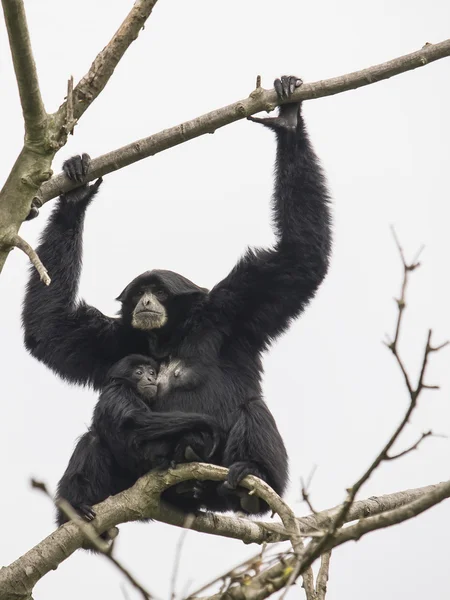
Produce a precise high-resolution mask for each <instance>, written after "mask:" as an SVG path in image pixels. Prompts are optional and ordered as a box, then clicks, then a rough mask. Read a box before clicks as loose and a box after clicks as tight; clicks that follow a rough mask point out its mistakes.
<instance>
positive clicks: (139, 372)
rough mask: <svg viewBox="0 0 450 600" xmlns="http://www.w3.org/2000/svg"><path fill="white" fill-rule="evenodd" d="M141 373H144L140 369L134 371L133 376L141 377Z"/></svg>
mask: <svg viewBox="0 0 450 600" xmlns="http://www.w3.org/2000/svg"><path fill="white" fill-rule="evenodd" d="M143 372H144V371H143V370H142V369H136V371H135V372H134V374H135V375H139V376H141V375H142V374H143Z"/></svg>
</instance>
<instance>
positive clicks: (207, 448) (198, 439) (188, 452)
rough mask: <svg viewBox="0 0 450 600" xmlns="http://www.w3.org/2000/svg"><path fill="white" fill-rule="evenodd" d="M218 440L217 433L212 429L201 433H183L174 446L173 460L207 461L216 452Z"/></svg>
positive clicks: (182, 461)
mask: <svg viewBox="0 0 450 600" xmlns="http://www.w3.org/2000/svg"><path fill="white" fill-rule="evenodd" d="M219 442H220V437H219V434H218V433H217V432H216V431H213V432H212V434H210V433H209V432H206V431H205V432H202V433H193V432H191V433H187V434H185V435H184V436H183V437H182V438H181V440H180V441H179V442H178V444H177V445H176V447H175V451H174V455H173V461H174V462H175V463H176V464H178V463H184V462H208V460H209V459H210V458H211V457H212V456H213V455H214V453H215V452H216V450H217V448H218V445H219Z"/></svg>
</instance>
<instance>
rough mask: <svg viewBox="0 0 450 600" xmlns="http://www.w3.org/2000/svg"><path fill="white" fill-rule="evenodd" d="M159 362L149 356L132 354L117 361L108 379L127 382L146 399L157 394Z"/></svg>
mask: <svg viewBox="0 0 450 600" xmlns="http://www.w3.org/2000/svg"><path fill="white" fill-rule="evenodd" d="M157 377H158V364H157V362H156V361H155V360H153V358H150V357H149V356H142V355H140V354H130V355H129V356H125V358H122V359H121V360H119V361H118V362H116V363H115V364H114V365H113V366H112V367H111V369H110V370H109V372H108V377H107V379H108V381H110V382H113V381H120V382H126V383H127V384H128V385H130V387H132V388H133V389H134V390H135V391H136V392H137V393H138V394H139V395H140V396H142V398H143V399H144V400H150V399H151V398H154V397H155V396H156V393H157V391H158V388H157Z"/></svg>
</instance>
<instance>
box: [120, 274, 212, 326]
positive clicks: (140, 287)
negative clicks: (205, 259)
mask: <svg viewBox="0 0 450 600" xmlns="http://www.w3.org/2000/svg"><path fill="white" fill-rule="evenodd" d="M207 293H208V290H207V289H205V288H201V287H199V286H198V285H195V283H192V281H189V279H186V277H183V276H182V275H178V273H174V272H173V271H164V270H161V269H157V270H154V271H147V272H146V273H142V274H141V275H139V276H138V277H136V278H135V279H133V281H131V283H129V284H128V285H127V287H126V288H125V289H124V290H123V292H122V293H121V294H120V295H119V296H118V297H117V298H116V300H118V301H119V302H121V303H122V310H121V315H122V319H123V321H124V322H125V323H127V324H129V325H131V327H134V328H135V329H141V330H143V331H151V330H153V329H160V328H161V327H164V326H165V325H166V324H168V325H171V324H175V322H176V321H177V319H178V317H179V316H180V315H181V314H183V313H185V312H186V309H187V307H188V306H190V305H191V304H192V302H193V301H195V299H197V298H199V297H202V296H206V294H207Z"/></svg>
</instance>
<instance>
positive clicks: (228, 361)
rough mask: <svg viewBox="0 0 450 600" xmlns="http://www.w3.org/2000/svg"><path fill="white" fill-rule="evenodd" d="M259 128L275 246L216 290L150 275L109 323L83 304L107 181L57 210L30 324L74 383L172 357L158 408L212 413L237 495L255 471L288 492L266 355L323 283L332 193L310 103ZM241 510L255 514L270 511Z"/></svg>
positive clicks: (31, 296)
mask: <svg viewBox="0 0 450 600" xmlns="http://www.w3.org/2000/svg"><path fill="white" fill-rule="evenodd" d="M301 83H302V82H301V80H300V79H298V78H296V77H282V78H281V79H277V80H276V81H275V84H274V85H275V89H276V92H277V94H278V96H279V97H280V98H282V99H284V100H288V99H289V97H290V96H291V94H292V93H293V92H294V91H295V89H296V88H297V87H298V86H299V85H301ZM251 120H253V121H256V122H259V123H262V124H263V125H265V126H266V127H269V128H270V129H272V130H274V131H275V134H276V138H277V156H276V179H275V191H274V198H273V210H274V225H275V234H276V241H275V244H274V246H273V247H272V248H268V249H256V250H252V249H249V250H247V252H246V253H245V254H244V256H243V257H242V258H241V259H240V260H239V262H238V263H237V264H236V265H235V267H234V268H233V269H232V271H231V272H230V273H229V275H228V276H227V277H225V279H223V280H222V281H221V282H220V283H218V284H217V285H216V286H215V287H214V288H213V289H212V290H211V291H209V292H208V291H207V290H205V289H204V288H201V287H198V286H197V285H195V284H194V283H192V282H191V281H189V280H188V279H186V278H184V277H182V276H181V275H178V274H177V273H173V272H171V271H163V270H155V271H148V272H146V273H143V274H142V275H139V276H138V277H137V278H136V279H134V280H133V281H132V282H131V283H130V284H129V285H127V286H126V288H125V289H124V290H123V292H122V293H121V294H120V295H119V297H118V300H119V301H120V302H121V313H120V318H116V319H114V318H109V317H107V316H105V315H103V314H102V313H101V312H100V311H98V310H97V309H96V308H93V307H92V306H89V305H87V304H86V303H84V302H78V301H77V297H76V296H77V289H78V282H79V277H80V269H81V252H82V230H83V222H84V216H85V211H86V208H87V206H88V204H89V203H90V201H91V200H92V198H93V196H94V195H95V193H96V192H97V190H98V186H99V184H100V181H97V182H96V183H95V184H93V185H91V186H87V185H84V186H82V187H80V188H78V189H76V190H74V191H73V192H70V193H68V194H66V195H64V196H62V197H61V198H60V200H59V203H58V204H57V206H56V208H55V210H54V212H53V213H52V215H51V217H50V220H49V223H48V225H47V227H46V229H45V231H44V234H43V238H42V241H41V244H40V246H39V248H38V249H37V252H38V254H39V256H40V258H41V260H42V261H43V263H44V264H45V265H46V267H47V269H48V271H49V273H50V275H51V277H52V285H51V286H50V287H49V288H47V287H45V286H43V285H42V283H41V282H40V281H39V276H38V274H37V273H36V272H34V271H33V272H32V273H31V276H30V281H29V283H28V288H27V293H26V297H25V304H24V311H23V324H24V328H25V344H26V347H27V348H28V350H29V351H30V352H31V353H32V354H33V356H35V357H36V358H37V359H38V360H41V361H42V362H44V363H45V364H46V365H47V366H48V367H50V368H51V369H53V370H54V371H55V372H57V373H58V374H59V375H60V376H62V377H63V378H64V379H66V380H68V381H71V382H74V383H79V384H90V385H92V386H93V387H94V388H97V389H99V388H101V387H102V385H103V384H104V381H105V376H106V373H107V372H108V369H109V368H110V367H111V365H112V364H113V363H115V362H116V361H117V360H119V359H120V358H122V357H123V356H125V355H127V354H132V353H136V352H138V353H140V354H149V355H150V356H153V357H154V358H157V359H158V360H162V361H163V364H162V368H161V372H160V375H159V378H160V382H159V387H160V389H161V394H158V397H157V398H156V401H155V406H156V407H157V408H156V410H160V408H161V407H164V406H166V407H167V406H168V405H170V407H171V408H170V410H181V411H189V412H190V411H196V412H200V413H206V414H209V415H212V416H214V417H215V418H216V419H217V420H218V422H219V424H220V426H221V427H223V429H224V430H225V432H226V433H225V435H226V443H225V447H224V450H223V453H222V456H221V461H220V464H222V465H224V466H227V467H229V476H228V479H227V481H226V482H225V483H224V484H223V485H222V487H221V491H222V492H227V491H230V490H236V487H237V485H238V484H239V482H240V481H241V480H242V479H243V478H244V477H245V475H247V474H254V475H257V476H258V477H261V478H262V479H264V480H265V481H267V482H268V483H269V485H271V486H272V488H273V489H275V491H277V492H278V493H279V494H282V493H283V491H284V489H285V486H286V482H287V472H288V469H287V456H286V451H285V448H284V444H283V441H282V439H281V437H280V435H279V432H278V430H277V427H276V425H275V422H274V420H273V417H272V415H271V413H270V412H269V410H268V409H267V407H266V405H265V403H264V401H263V399H262V395H261V374H262V363H261V353H262V352H263V351H264V350H266V349H267V348H268V346H269V345H270V343H271V342H272V340H274V339H275V338H276V337H278V336H279V335H280V334H282V333H283V332H284V331H286V329H287V328H288V326H289V324H290V322H291V321H292V319H294V318H296V317H298V316H299V315H300V314H301V312H302V311H303V310H304V308H305V306H306V305H307V304H308V303H309V301H310V300H311V299H312V298H313V296H314V295H315V293H316V291H317V289H318V287H319V285H320V283H321V282H322V280H323V278H324V277H325V274H326V272H327V269H328V263H329V255H330V248H331V233H330V213H329V196H328V192H327V188H326V184H325V180H324V176H323V173H322V170H321V168H320V166H319V162H318V159H317V157H316V155H315V153H314V151H313V149H312V146H311V144H310V141H309V139H308V136H307V133H306V129H305V124H304V120H303V117H302V106H301V103H300V104H299V103H287V104H284V105H282V106H281V107H280V109H279V115H278V116H277V117H274V118H267V119H257V118H252V119H251ZM88 163H89V157H87V155H83V156H82V157H74V158H72V159H70V160H69V161H67V162H66V163H65V165H64V171H65V173H66V174H67V175H68V176H69V177H70V178H71V179H74V180H76V181H83V179H84V177H85V175H86V172H87V169H88ZM152 226H154V225H152ZM190 435H191V437H190V440H189V441H190V443H189V445H190V446H191V447H192V442H193V439H192V436H193V434H190ZM194 438H195V436H194ZM196 439H197V441H198V443H197V448H198V447H199V446H200V445H201V441H199V438H196ZM194 441H195V440H194ZM195 452H196V454H198V455H199V457H200V458H204V457H203V456H202V455H201V453H200V454H199V452H198V451H197V450H196V451H195ZM210 491H211V490H210ZM205 494H206V492H205ZM202 502H203V504H204V505H206V506H207V507H208V508H212V509H215V510H222V509H226V508H229V504H228V503H226V502H222V504H221V501H220V500H219V497H218V495H217V494H216V491H215V489H214V490H213V491H211V493H210V494H209V496H208V497H207V499H206V500H205V499H204V498H203V500H202ZM202 502H200V499H199V505H200V504H201V503H202ZM241 506H242V508H244V509H245V510H249V511H251V512H259V511H260V510H263V509H265V508H266V507H265V506H253V508H251V509H249V507H248V505H247V507H246V506H244V503H243V502H241Z"/></svg>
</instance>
